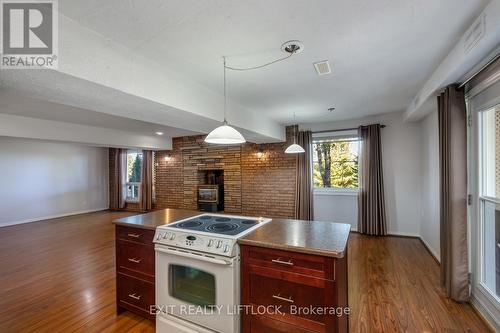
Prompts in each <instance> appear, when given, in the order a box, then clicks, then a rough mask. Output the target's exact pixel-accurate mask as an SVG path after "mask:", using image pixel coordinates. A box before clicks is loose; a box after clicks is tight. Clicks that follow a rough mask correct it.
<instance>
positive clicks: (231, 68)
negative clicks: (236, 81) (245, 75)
mask: <svg viewBox="0 0 500 333" xmlns="http://www.w3.org/2000/svg"><path fill="white" fill-rule="evenodd" d="M294 54H295V52H292V53H290V54H289V55H287V56H286V57H283V58H279V59H276V60H273V61H271V62H268V63H265V64H263V65H259V66H253V67H231V66H226V63H225V61H224V68H227V69H230V70H232V71H251V70H254V69H260V68H264V67H267V66H269V65H272V64H275V63H277V62H280V61H283V60H286V59H288V58H290V57H291V56H293V55H294ZM224 59H225V57H224Z"/></svg>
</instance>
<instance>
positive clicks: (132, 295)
mask: <svg viewBox="0 0 500 333" xmlns="http://www.w3.org/2000/svg"><path fill="white" fill-rule="evenodd" d="M128 297H130V298H133V299H135V300H140V299H141V295H139V296H137V295H136V294H128Z"/></svg>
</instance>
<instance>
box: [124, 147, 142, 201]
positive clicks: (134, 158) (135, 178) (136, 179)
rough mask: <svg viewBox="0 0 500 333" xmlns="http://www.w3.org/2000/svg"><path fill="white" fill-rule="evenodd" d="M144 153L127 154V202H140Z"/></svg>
mask: <svg viewBox="0 0 500 333" xmlns="http://www.w3.org/2000/svg"><path fill="white" fill-rule="evenodd" d="M141 172H142V152H140V151H135V150H129V151H128V152H127V182H126V184H125V192H126V194H127V201H132V202H133V201H139V198H140V190H141Z"/></svg>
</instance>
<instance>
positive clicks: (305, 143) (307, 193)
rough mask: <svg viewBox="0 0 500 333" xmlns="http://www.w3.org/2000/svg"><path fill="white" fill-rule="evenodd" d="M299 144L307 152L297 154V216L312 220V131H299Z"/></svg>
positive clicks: (297, 217) (301, 218)
mask: <svg viewBox="0 0 500 333" xmlns="http://www.w3.org/2000/svg"><path fill="white" fill-rule="evenodd" d="M297 144H298V145H300V146H301V147H302V148H304V150H305V153H303V154H297V172H296V182H295V186H296V188H295V218H296V219H300V220H312V219H313V218H314V214H313V194H314V193H313V190H314V187H313V176H312V133H311V131H305V132H299V133H298V134H297Z"/></svg>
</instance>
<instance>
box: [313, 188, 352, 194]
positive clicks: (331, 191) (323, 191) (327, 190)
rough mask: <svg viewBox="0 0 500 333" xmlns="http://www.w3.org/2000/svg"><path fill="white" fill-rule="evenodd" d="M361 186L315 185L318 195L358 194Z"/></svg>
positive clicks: (315, 192) (315, 191)
mask: <svg viewBox="0 0 500 333" xmlns="http://www.w3.org/2000/svg"><path fill="white" fill-rule="evenodd" d="M358 193H359V188H338V187H330V188H326V187H315V188H314V194H316V195H347V196H357V195H358Z"/></svg>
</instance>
